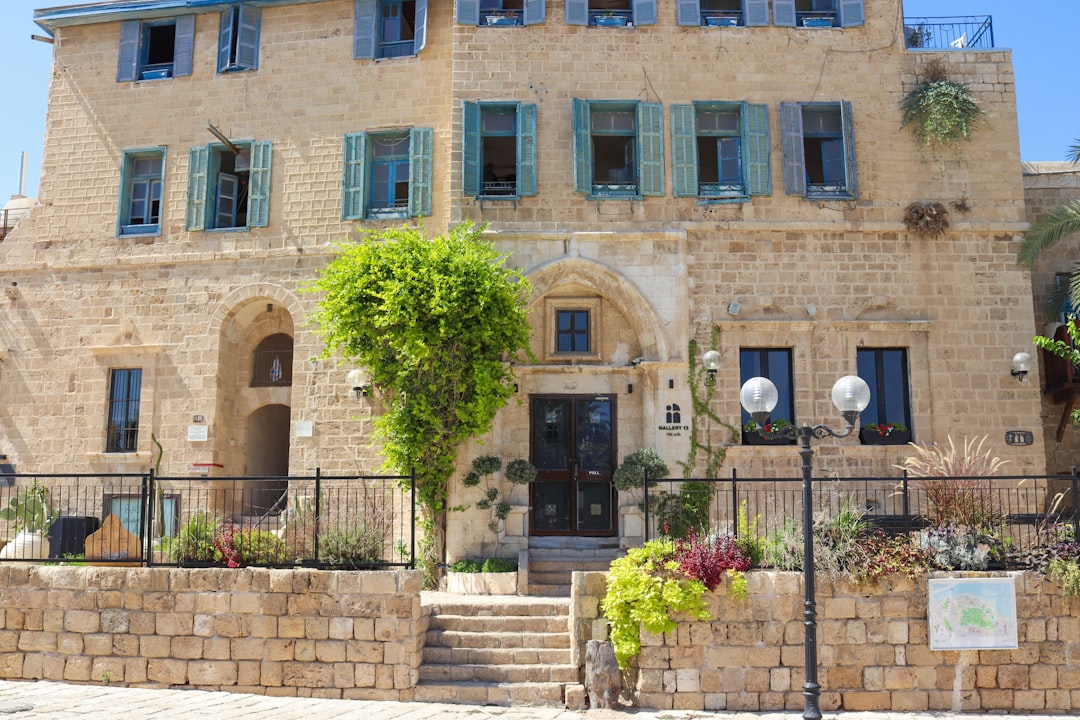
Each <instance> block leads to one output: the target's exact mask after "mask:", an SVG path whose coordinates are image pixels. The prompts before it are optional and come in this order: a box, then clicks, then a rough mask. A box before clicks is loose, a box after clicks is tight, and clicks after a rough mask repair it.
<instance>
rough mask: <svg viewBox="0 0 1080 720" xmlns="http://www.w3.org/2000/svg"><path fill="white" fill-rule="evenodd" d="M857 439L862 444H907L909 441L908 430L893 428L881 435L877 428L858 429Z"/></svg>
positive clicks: (909, 432) (909, 433) (909, 434)
mask: <svg viewBox="0 0 1080 720" xmlns="http://www.w3.org/2000/svg"><path fill="white" fill-rule="evenodd" d="M859 440H860V441H862V444H863V445H907V444H908V443H909V442H911V431H910V430H893V431H892V432H891V433H889V434H888V435H882V434H880V433H879V432H878V431H877V430H865V429H864V430H859Z"/></svg>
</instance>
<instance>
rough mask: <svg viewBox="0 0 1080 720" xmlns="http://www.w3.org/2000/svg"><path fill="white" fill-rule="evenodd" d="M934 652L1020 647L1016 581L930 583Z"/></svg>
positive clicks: (928, 608) (943, 580)
mask: <svg viewBox="0 0 1080 720" xmlns="http://www.w3.org/2000/svg"><path fill="white" fill-rule="evenodd" d="M926 613H927V616H928V617H927V619H928V624H929V626H930V633H929V635H930V649H931V650H1011V649H1015V648H1016V646H1017V642H1016V640H1017V637H1016V581H1015V579H1013V578H1012V577H995V578H936V579H932V580H930V587H929V594H928V598H927V603H926Z"/></svg>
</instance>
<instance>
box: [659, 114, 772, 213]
mask: <svg viewBox="0 0 1080 720" xmlns="http://www.w3.org/2000/svg"><path fill="white" fill-rule="evenodd" d="M671 152H672V164H673V169H674V172H673V174H672V177H673V180H674V186H675V193H674V194H675V197H698V198H701V199H702V201H704V202H725V201H732V200H745V199H747V198H748V197H749V196H750V195H768V194H769V193H770V192H771V189H772V185H771V180H770V178H769V114H768V108H767V107H766V106H765V105H749V104H747V103H719V102H695V103H694V104H693V105H673V106H672V107H671Z"/></svg>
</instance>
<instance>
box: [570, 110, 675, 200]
mask: <svg viewBox="0 0 1080 720" xmlns="http://www.w3.org/2000/svg"><path fill="white" fill-rule="evenodd" d="M663 134H664V114H663V107H662V106H661V105H658V104H652V103H635V102H619V101H603V100H601V101H596V100H593V101H590V100H577V99H575V100H574V184H575V188H576V189H577V191H578V192H582V193H585V194H587V195H589V196H590V197H638V196H641V195H663V194H664V137H663Z"/></svg>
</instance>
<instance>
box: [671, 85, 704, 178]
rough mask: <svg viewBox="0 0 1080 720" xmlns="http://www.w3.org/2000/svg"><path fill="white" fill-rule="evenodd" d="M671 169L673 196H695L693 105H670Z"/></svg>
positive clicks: (695, 160) (695, 149) (694, 124)
mask: <svg viewBox="0 0 1080 720" xmlns="http://www.w3.org/2000/svg"><path fill="white" fill-rule="evenodd" d="M671 170H672V174H671V185H672V190H673V192H674V195H675V197H697V194H698V169H697V122H696V111H695V109H694V106H693V105H672V106H671Z"/></svg>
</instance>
